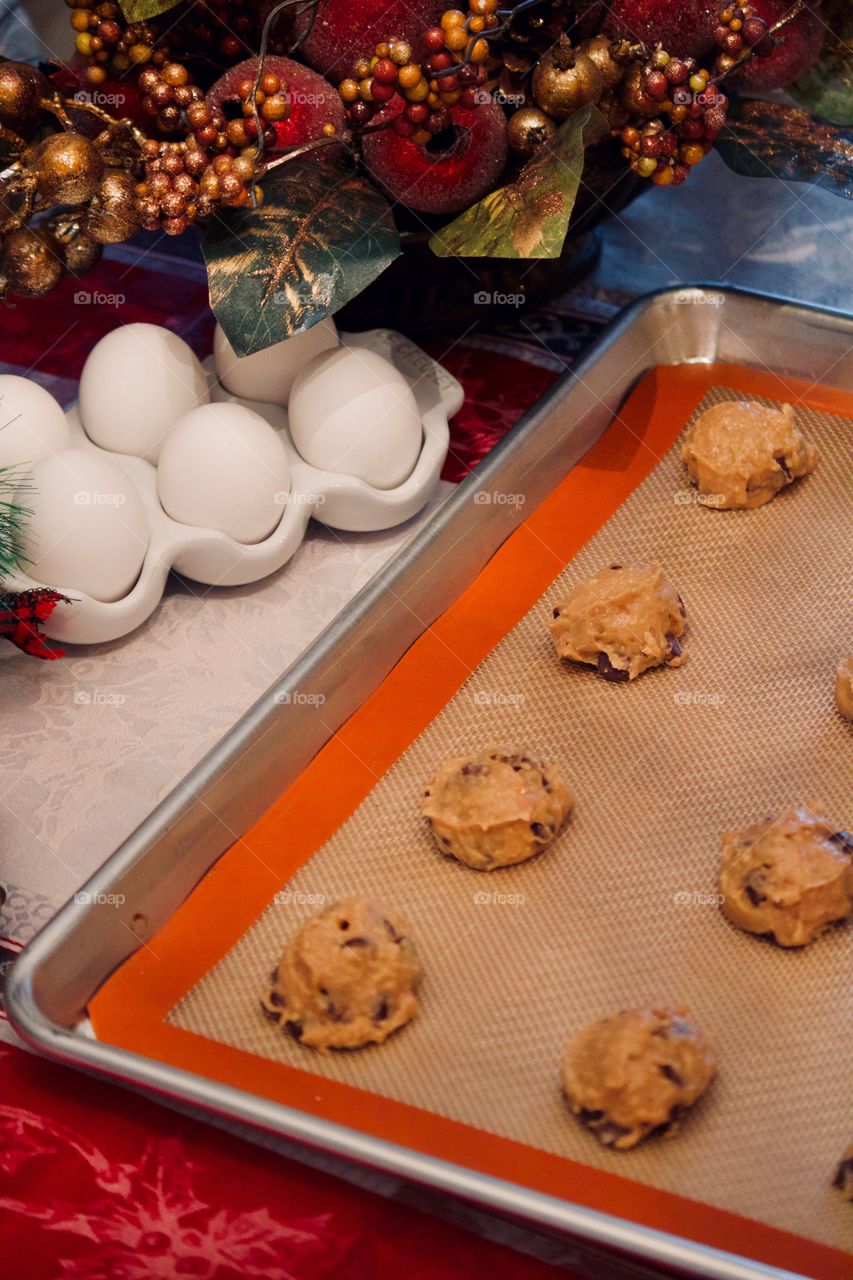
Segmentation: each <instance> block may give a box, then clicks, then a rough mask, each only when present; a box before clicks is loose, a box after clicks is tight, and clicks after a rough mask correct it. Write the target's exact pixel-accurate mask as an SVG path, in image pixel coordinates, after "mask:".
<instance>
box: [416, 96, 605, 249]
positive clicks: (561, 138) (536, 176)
mask: <svg viewBox="0 0 853 1280" xmlns="http://www.w3.org/2000/svg"><path fill="white" fill-rule="evenodd" d="M602 127H603V128H604V129H605V130H606V125H604V124H603V117H602V116H601V115H600V113H599V112H598V111H597V110H596V111H595V112H594V113H593V112H592V111H591V110H590V108H588V107H587V108H584V110H582V111H576V112H575V114H574V115H573V116H571V118H570V119H568V120H566V121H565V122H564V123H563V124H562V125H561V126H560V128H559V129H558V130H557V132H556V133H555V134H554V136H553V138H551V139H550V140H549V141H548V142H546V143H545V144H544V146H542V147H540V149H539V150H538V151H537V153H536V155H535V156H534V157H533V159H532V160H528V162H527V164H526V165H525V166H524V168H523V169H522V170H521V172H520V173H519V175H518V177H517V178H516V179H515V181H514V182H510V183H509V184H508V185H507V186H505V187H499V188H498V190H497V191H492V192H491V193H490V194H489V195H487V196H485V197H484V198H483V199H482V200H480V201H479V203H478V204H475V205H473V206H472V207H471V208H470V209H467V210H466V211H465V213H462V214H460V215H459V217H458V218H456V219H455V221H453V222H451V223H450V225H449V226H447V227H444V228H443V229H442V230H441V231H438V232H436V234H435V235H434V236H433V237H432V239H431V240H430V248H431V249H432V251H433V253H435V254H436V255H437V256H438V257H439V258H449V257H456V258H559V256H560V253H561V252H562V249H563V241H564V240H565V238H566V231H567V230H568V226H569V218H570V217H571V215H572V209H573V208H574V205H575V200H576V199H577V194H578V187H579V185H580V178H581V172H582V170H583V160H584V148H585V146H586V145H587V144H589V143H590V142H593V141H596V140H597V139H598V138H599V137H601V130H602Z"/></svg>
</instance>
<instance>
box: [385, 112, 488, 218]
mask: <svg viewBox="0 0 853 1280" xmlns="http://www.w3.org/2000/svg"><path fill="white" fill-rule="evenodd" d="M402 110H403V103H402V101H401V100H400V99H399V98H395V99H393V100H392V102H390V103H389V104H388V106H387V107H385V108H384V110H382V111H381V112H379V113H378V114H377V115H376V116H374V118H373V121H372V122H371V123H372V124H375V125H377V126H378V125H382V124H385V123H387V122H388V121H389V120H392V119H394V118H395V117H396V116H397V115H399V113H400V112H401V111H402ZM449 114H450V125H449V127H448V128H447V129H446V130H444V132H443V133H440V134H437V135H436V136H435V137H434V138H433V139H432V140H431V141H430V142H429V143H427V144H426V145H424V146H421V145H420V144H419V143H417V142H413V141H412V139H411V138H404V137H401V136H400V135H399V134H398V133H396V132H395V130H394V129H381V130H378V131H377V132H367V133H365V135H364V163H365V164H366V165H367V168H368V170H369V172H370V173H371V175H372V176H373V177H374V178H375V179H376V181H377V182H378V183H379V185H380V186H381V187H382V188H383V189H384V190H385V191H386V192H387V194H388V195H389V196H390V197H391V199H392V200H395V201H397V202H399V203H400V204H402V205H405V206H406V207H407V208H409V209H416V210H418V211H419V212H420V213H436V214H443V213H457V212H458V211H459V210H460V209H467V208H468V207H469V205H471V204H473V203H474V202H475V201H476V200H479V199H480V197H481V196H484V195H485V194H486V192H487V191H489V190H490V189H491V188H492V187H493V186H494V184H495V183H496V181H497V180H498V178H499V177H500V175H501V171H502V170H503V167H504V165H505V164H506V157H507V142H506V116H505V115H504V113H503V111H502V110H501V108H500V107H499V106H498V105H497V104H496V103H494V102H491V101H489V102H484V103H481V104H480V105H479V106H476V107H463V106H461V105H459V104H457V105H456V106H452V107H450V108H449Z"/></svg>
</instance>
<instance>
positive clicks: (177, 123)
mask: <svg viewBox="0 0 853 1280" xmlns="http://www.w3.org/2000/svg"><path fill="white" fill-rule="evenodd" d="M139 87H140V89H141V90H142V92H143V94H144V95H145V96H144V97H143V99H142V109H143V110H144V111H145V113H146V114H147V115H149V116H151V117H152V118H153V119H154V121H155V122H156V124H157V127H158V129H160V130H161V131H162V132H163V133H176V132H177V131H178V130H179V129H180V128H181V126H182V125H183V123H184V115H183V112H184V111H186V110H187V108H188V107H190V106H191V105H192V103H194V102H201V101H203V99H204V94H203V93H202V91H201V89H199V87H198V85H195V84H191V83H190V73H189V72H188V71H187V69H186V67H185V66H184V65H183V64H182V63H180V62H166V63H164V64H163V66H162V67H159V68H157V67H152V66H149V67H144V68H143V69H142V71H141V72H140V73H139Z"/></svg>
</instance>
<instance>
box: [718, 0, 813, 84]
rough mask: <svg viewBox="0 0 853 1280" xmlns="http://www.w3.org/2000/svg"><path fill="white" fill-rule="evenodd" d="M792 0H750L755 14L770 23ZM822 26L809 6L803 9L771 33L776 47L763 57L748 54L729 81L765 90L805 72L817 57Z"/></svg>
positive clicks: (784, 10) (772, 24)
mask: <svg viewBox="0 0 853 1280" xmlns="http://www.w3.org/2000/svg"><path fill="white" fill-rule="evenodd" d="M791 3H792V0H750V4H751V5H752V8H753V9H754V10H755V12H756V15H757V16H758V17H759V18H763V19H764V21H765V22H766V23H767V25H768V27H772V26H774V25H775V24H776V23H777V22H778V21H779V19H780V18H781V17H783V16H784V15H785V14H786V13H787V12H788V10H789V9H790V7H791ZM825 35H826V28H825V26H824V24H823V23H822V22H821V20H820V18H819V17H817V16H816V14H815V13H814V12H813V11H812V9H804V10H803V12H802V13H800V14H798V15H797V17H796V18H794V19H793V20H792V21H791V22H789V23H787V24H786V25H785V26H784V27H782V29H781V30H780V31H779V32H777V34H776V36H775V37H774V39H775V40H777V41H778V44H777V45H776V48H775V49H774V50H773V52H772V53H771V54H769V56H768V57H766V58H751V59H750V61H749V62H747V63H746V64H745V65H744V66H743V67H741V68H740V70H739V71H735V72H733V74H732V84H733V85H736V86H737V88H738V89H743V90H745V91H746V92H748V93H769V92H770V90H771V89H782V88H784V86H785V85H786V84H791V83H792V81H794V80H798V79H799V78H800V76H802V75H805V73H806V72H807V71H809V70H810V69H811V68H812V67H813V66H814V64H815V63H816V62H817V60H818V58H819V57H820V52H821V49H822V48H823V42H824V38H825Z"/></svg>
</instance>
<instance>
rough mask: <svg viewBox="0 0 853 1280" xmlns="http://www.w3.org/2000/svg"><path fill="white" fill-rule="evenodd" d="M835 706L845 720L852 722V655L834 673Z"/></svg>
mask: <svg viewBox="0 0 853 1280" xmlns="http://www.w3.org/2000/svg"><path fill="white" fill-rule="evenodd" d="M835 705H836V707H837V708H838V711H839V714H840V715H842V716H844V719H845V720H853V654H851V656H850V657H849V658H848V659H847V661H846V662H842V664H841V666H840V667H839V668H838V671H837V672H836V673H835Z"/></svg>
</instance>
